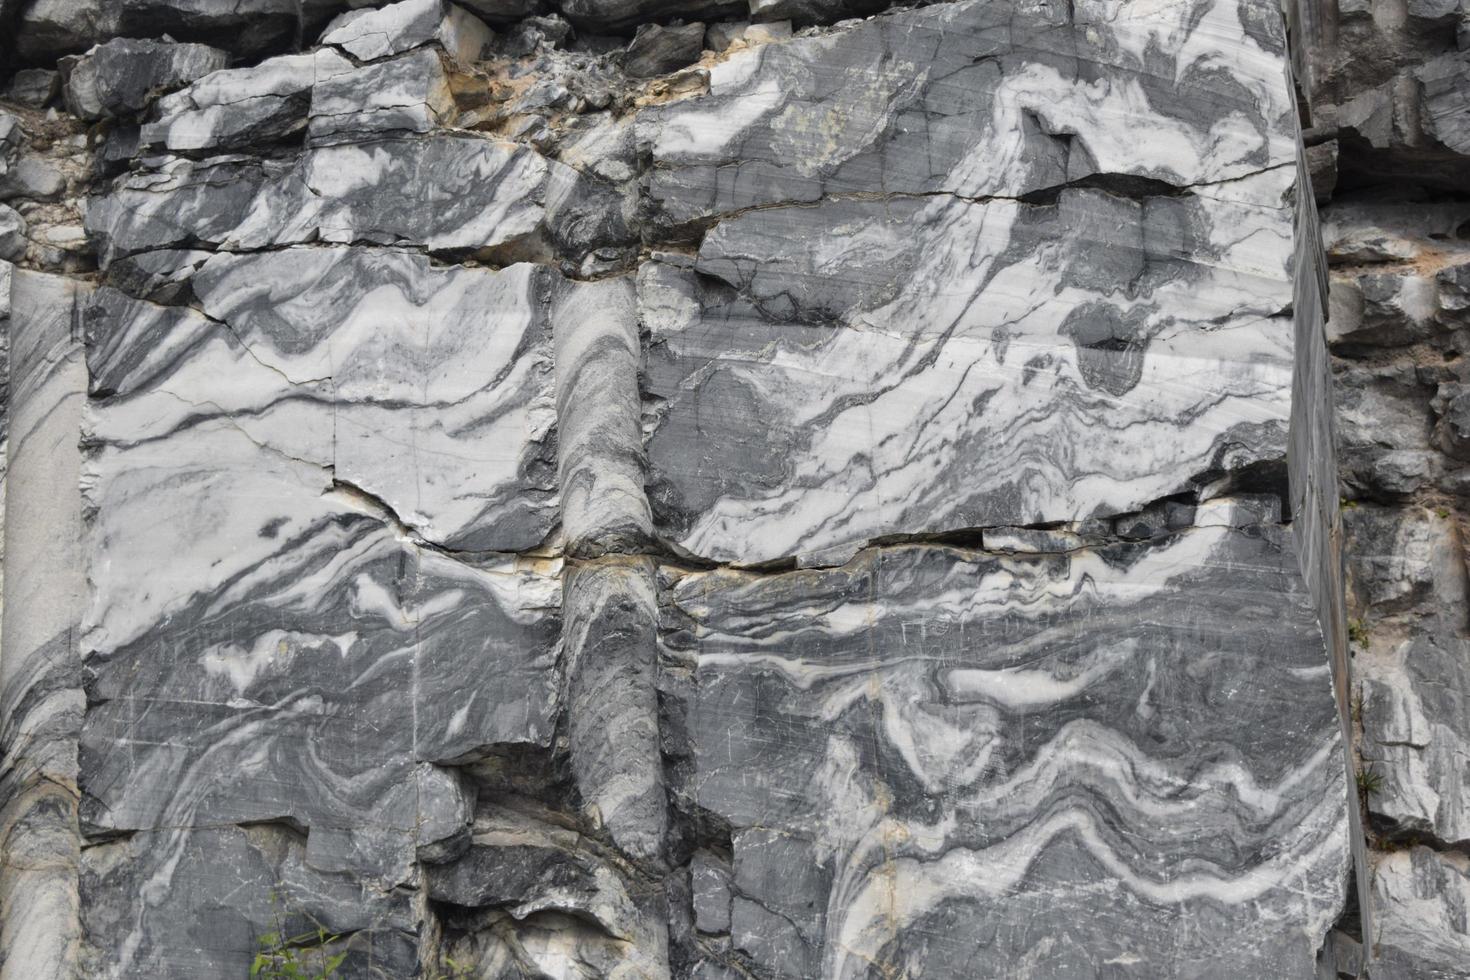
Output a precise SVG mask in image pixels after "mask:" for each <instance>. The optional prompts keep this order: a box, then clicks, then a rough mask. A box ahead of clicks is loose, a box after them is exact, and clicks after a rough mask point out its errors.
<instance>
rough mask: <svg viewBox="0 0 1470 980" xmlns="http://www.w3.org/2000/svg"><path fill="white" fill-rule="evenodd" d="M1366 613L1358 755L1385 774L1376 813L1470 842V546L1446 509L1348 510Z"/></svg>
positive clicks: (1372, 803) (1423, 832) (1393, 825)
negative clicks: (1468, 625)
mask: <svg viewBox="0 0 1470 980" xmlns="http://www.w3.org/2000/svg"><path fill="white" fill-rule="evenodd" d="M1344 523H1345V525H1346V529H1347V533H1348V540H1347V549H1348V554H1349V560H1348V568H1349V576H1350V578H1349V581H1350V585H1351V587H1352V591H1353V593H1354V595H1355V598H1356V602H1355V605H1356V606H1357V608H1358V609H1360V610H1363V611H1364V615H1363V616H1362V618H1361V620H1360V637H1359V644H1358V645H1359V650H1358V652H1357V657H1356V667H1357V671H1358V677H1359V697H1360V702H1359V704H1360V707H1359V713H1360V716H1361V717H1360V719H1359V720H1360V722H1361V724H1362V729H1363V737H1362V741H1361V744H1360V745H1359V754H1360V756H1361V758H1362V760H1363V765H1364V766H1365V767H1366V768H1368V769H1370V770H1371V771H1372V772H1373V773H1375V774H1376V776H1377V777H1378V780H1377V782H1378V785H1377V787H1376V789H1375V791H1374V792H1373V793H1372V794H1370V795H1369V797H1368V799H1367V807H1368V811H1369V813H1370V814H1371V815H1372V816H1373V817H1374V818H1375V819H1378V820H1381V821H1385V822H1386V823H1387V826H1388V827H1389V829H1391V830H1392V831H1393V832H1395V833H1399V834H1405V835H1410V836H1422V837H1425V838H1428V839H1432V840H1437V841H1440V842H1442V843H1443V844H1448V845H1451V846H1463V845H1465V844H1467V843H1470V701H1467V697H1470V639H1467V637H1466V635H1465V614H1464V608H1463V601H1462V597H1463V596H1464V595H1465V592H1466V589H1467V579H1466V572H1465V549H1464V543H1463V541H1462V539H1461V537H1460V534H1459V531H1458V529H1457V528H1456V527H1455V526H1454V524H1453V523H1452V522H1451V521H1450V520H1449V519H1448V518H1447V517H1444V516H1440V515H1438V514H1436V513H1434V512H1433V511H1428V510H1425V509H1419V508H1415V509H1413V510H1409V511H1407V512H1397V511H1394V510H1390V509H1388V508H1384V507H1379V506H1358V507H1354V508H1352V509H1350V510H1349V511H1347V512H1346V514H1345V521H1344Z"/></svg>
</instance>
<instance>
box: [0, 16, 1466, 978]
mask: <svg viewBox="0 0 1470 980" xmlns="http://www.w3.org/2000/svg"><path fill="white" fill-rule="evenodd" d="M338 6H342V7H349V6H350V7H351V8H352V9H345V10H338V9H336V8H337V7H338ZM560 13H561V16H557V15H553V14H551V13H549V12H546V11H539V10H536V9H531V8H526V9H521V8H520V7H517V6H516V5H515V4H514V3H508V4H498V3H494V2H489V0H480V2H475V3H470V4H466V5H465V6H464V7H459V6H455V5H452V4H448V3H445V2H441V0H405V2H401V3H396V4H391V5H372V4H366V5H364V4H350V5H348V4H343V5H336V4H333V3H330V2H326V0H322V2H317V3H307V4H298V3H296V2H295V0H292V2H291V3H287V4H273V3H272V2H270V0H262V2H260V3H254V2H251V3H243V4H233V5H229V11H228V12H226V11H225V10H224V8H223V7H222V6H220V5H213V4H208V3H200V4H186V3H181V2H178V0H128V2H127V3H122V4H100V5H99V4H95V3H92V4H89V3H88V2H87V0H67V2H63V0H45V2H33V3H31V4H28V5H25V6H24V7H23V8H19V9H18V11H17V12H15V14H14V16H15V19H14V21H13V22H14V23H15V24H16V25H17V28H16V33H15V36H14V38H15V40H14V45H13V47H14V52H15V53H16V54H17V55H18V56H19V57H20V58H22V59H27V60H28V62H29V63H33V64H34V65H39V66H41V67H40V71H41V72H42V73H43V74H35V73H34V72H36V70H37V69H36V68H34V67H33V68H31V69H29V70H31V71H32V72H33V74H31V75H27V76H25V77H24V78H23V79H22V78H21V77H20V76H17V83H16V84H17V85H19V84H20V82H21V81H24V82H25V86H22V87H23V88H24V90H25V91H24V93H23V92H22V91H21V89H19V88H18V89H16V90H15V93H14V94H15V95H17V96H20V95H22V94H25V93H33V92H37V91H41V89H42V87H43V83H45V82H46V79H45V78H44V71H45V70H48V69H47V66H50V65H53V64H56V65H57V67H58V68H59V69H60V74H59V75H58V76H57V77H56V78H54V79H52V80H51V81H52V83H54V84H51V85H50V88H49V89H46V90H45V91H44V92H41V94H40V95H37V96H35V98H34V99H32V101H36V100H39V101H38V103H37V104H36V105H34V106H30V107H23V106H20V105H17V106H16V107H15V109H14V112H10V113H8V114H7V115H6V116H4V117H0V119H3V120H4V122H3V123H0V137H3V138H4V139H5V142H4V144H3V145H4V147H5V156H4V166H5V168H6V169H5V171H4V172H3V173H0V187H3V188H6V189H7V190H6V194H5V196H6V197H7V198H8V199H12V200H15V201H17V202H18V203H20V204H21V205H22V206H23V207H24V210H20V209H17V210H16V211H15V213H16V215H17V216H18V217H20V218H21V219H23V220H24V221H25V222H26V224H25V229H24V231H23V232H21V238H22V239H23V241H22V242H20V243H19V245H18V247H17V248H16V249H15V250H14V252H13V254H12V255H11V258H12V259H13V260H14V261H15V263H16V264H15V266H14V267H12V266H10V265H6V266H4V268H5V269H6V270H7V275H8V276H9V279H10V287H9V289H8V290H7V294H8V296H9V307H8V312H9V326H10V330H9V334H8V336H9V357H10V365H11V366H10V371H9V378H10V385H11V387H10V392H9V396H8V402H7V404H8V407H9V415H8V416H7V421H8V423H9V425H8V428H7V431H8V432H11V433H13V434H12V435H11V437H10V442H9V452H8V456H7V459H8V464H9V470H8V473H7V477H6V478H7V480H8V486H7V490H6V503H7V511H6V516H5V520H6V524H5V528H6V531H5V535H6V537H5V547H6V558H5V562H6V567H7V575H6V578H5V600H6V602H5V610H4V619H3V624H4V625H3V629H4V660H3V663H4V685H5V686H4V696H5V698H6V701H5V704H6V706H7V707H6V720H7V723H8V724H9V725H10V727H9V728H8V729H7V730H6V753H7V755H6V760H7V766H6V770H5V773H4V780H5V781H4V795H3V797H0V803H3V804H4V807H5V811H4V812H5V815H6V816H5V824H4V828H5V832H6V835H7V836H6V838H5V860H6V862H7V871H9V869H10V868H11V867H14V868H16V869H17V871H16V873H15V874H14V875H13V876H12V875H11V874H7V879H6V881H7V883H6V886H5V888H6V892H5V894H4V895H3V899H4V905H3V907H0V911H3V913H4V921H3V926H4V932H3V942H0V952H3V956H4V957H5V959H4V961H3V964H4V965H3V969H4V970H5V971H6V972H5V975H6V977H7V978H8V977H9V976H11V975H12V974H14V975H15V976H32V975H35V976H73V975H83V976H97V977H133V976H155V977H181V978H182V977H200V976H230V975H234V974H237V973H245V972H248V971H249V969H250V968H251V965H252V964H253V963H255V962H257V960H258V958H263V959H264V961H265V962H267V963H269V964H274V965H276V966H279V967H280V968H282V969H285V968H286V967H287V966H291V965H296V964H305V966H306V968H308V969H310V968H311V967H312V965H313V964H317V965H318V967H319V968H324V967H321V964H327V963H333V962H335V964H336V966H335V969H336V970H337V971H338V974H339V975H342V976H391V977H400V976H414V975H423V976H436V977H442V976H486V977H501V976H504V977H519V976H558V977H563V976H585V977H603V976H609V977H701V978H723V977H740V976H745V977H769V978H775V977H818V976H820V977H856V976H872V975H885V976H920V975H925V976H968V975H982V976H1036V977H1055V976H1072V975H1077V976H1140V977H1145V976H1146V977H1155V976H1179V977H1184V976H1188V977H1208V976H1221V977H1224V976H1229V977H1262V978H1265V977H1271V978H1279V977H1313V976H1315V975H1317V973H1318V970H1319V959H1320V960H1321V961H1322V963H1325V964H1328V965H1329V966H1331V965H1332V964H1331V963H1329V960H1330V959H1331V954H1332V952H1333V949H1334V948H1335V947H1333V946H1332V945H1331V943H1332V942H1335V940H1334V939H1330V938H1329V934H1330V932H1331V930H1332V927H1333V926H1334V925H1335V924H1339V923H1340V921H1341V920H1342V916H1343V912H1344V910H1345V908H1347V907H1348V905H1349V895H1350V893H1352V892H1353V888H1352V885H1351V883H1350V877H1351V874H1352V869H1353V864H1354V860H1353V842H1354V841H1355V840H1356V839H1357V838H1358V836H1359V835H1358V832H1357V831H1356V830H1355V825H1354V821H1355V820H1356V819H1357V816H1358V814H1357V810H1356V808H1355V807H1354V806H1352V794H1351V791H1350V788H1349V786H1348V771H1349V770H1348V766H1347V765H1346V764H1345V754H1344V753H1345V751H1346V749H1347V738H1346V737H1345V736H1349V735H1350V734H1351V732H1350V730H1349V726H1348V721H1347V705H1348V699H1349V694H1348V692H1349V691H1350V690H1351V689H1352V685H1351V682H1350V679H1349V677H1348V671H1347V657H1346V645H1347V642H1348V638H1349V633H1350V632H1351V630H1350V627H1349V625H1348V621H1347V617H1346V615H1345V614H1344V612H1343V603H1342V575H1341V565H1340V560H1341V559H1340V551H1339V546H1340V545H1339V542H1340V537H1341V530H1340V525H1339V518H1338V508H1337V491H1336V474H1335V467H1336V463H1335V458H1334V450H1333V435H1332V419H1331V415H1330V406H1331V391H1330V389H1331V384H1332V379H1331V377H1330V375H1329V372H1328V360H1327V355H1326V352H1325V349H1324V347H1323V322H1322V321H1323V310H1324V308H1325V306H1326V305H1327V301H1326V298H1325V297H1326V296H1327V292H1326V285H1327V273H1326V270H1325V268H1324V267H1323V265H1322V263H1321V261H1320V254H1319V251H1320V250H1319V247H1318V245H1317V241H1318V238H1317V227H1316V218H1315V210H1314V205H1313V201H1312V195H1311V194H1310V193H1309V192H1308V188H1309V187H1310V185H1309V183H1308V182H1307V177H1306V172H1305V164H1304V163H1303V162H1302V154H1301V141H1300V139H1299V132H1298V124H1297V118H1296V115H1295V113H1296V111H1297V110H1296V105H1295V97H1294V93H1293V89H1292V84H1291V80H1290V76H1289V72H1288V69H1287V61H1288V53H1287V50H1286V45H1285V33H1284V29H1283V26H1282V22H1281V19H1280V14H1279V12H1278V11H1277V10H1276V9H1275V7H1274V6H1272V5H1270V4H1265V3H1259V2H1257V0H1189V2H1185V3H1174V4H1168V5H1163V6H1156V5H1151V6H1148V7H1140V6H1138V5H1120V4H1112V3H1086V4H1070V5H1052V4H1021V3H995V2H989V0H958V2H952V3H942V4H935V5H933V6H928V7H922V8H912V9H907V8H894V9H882V10H875V9H873V8H872V7H869V6H862V5H857V6H854V5H849V4H843V3H823V2H812V3H802V4H767V3H760V4H752V6H751V8H750V10H749V11H748V12H745V13H740V12H737V11H734V10H732V9H731V8H730V7H729V6H728V5H722V4H718V3H712V4H704V5H699V4H689V5H676V4H670V3H668V2H666V0H656V2H625V0H617V2H603V0H597V2H585V3H584V2H582V0H577V2H575V3H572V2H569V3H567V4H566V5H564V6H562V7H561V8H560ZM737 13H740V16H738V17H737V16H735V15H736V14H737ZM854 14H857V15H861V16H858V17H857V18H855V19H850V20H842V19H841V18H844V17H850V16H852V15H854ZM746 16H749V17H751V18H753V19H755V20H757V21H763V22H766V23H765V24H755V25H750V24H748V23H745V22H744V18H745V17H746ZM701 18H703V19H704V20H701ZM675 21H678V22H675ZM771 21H777V22H778V23H777V24H776V25H775V26H772V25H771V24H770V23H769V22H771ZM313 42H315V43H313ZM93 44H95V47H94V46H92V45H93ZM58 56H63V57H62V58H61V61H60V62H59V64H58V63H57V61H56V59H57V57H58ZM26 98H32V96H31V95H29V94H27V95H26ZM61 105H64V106H66V107H69V110H70V113H71V114H73V115H75V116H76V117H78V118H80V119H84V120H87V121H89V122H93V123H94V125H93V126H92V128H91V129H90V130H87V131H86V132H85V135H83V127H82V124H81V123H79V122H74V121H68V117H66V116H63V115H62V113H61V112H60V111H59V106H61ZM48 111H50V118H49V119H48V118H47V112H48ZM1441 125H1442V126H1446V127H1447V126H1451V125H1452V121H1450V122H1445V123H1443V124H1441ZM6 127H8V128H6ZM6 134H15V135H14V136H7V135H6ZM81 165H85V166H86V167H88V168H89V169H87V170H85V171H82V170H79V169H78V167H79V166H81ZM70 229H75V232H73V231H71V230H70ZM73 236H74V237H73ZM43 444H45V445H46V446H48V447H50V448H51V449H52V450H54V451H45V450H42V449H34V448H32V447H37V446H41V445H43ZM18 569H24V570H25V574H24V575H22V576H20V577H18V576H17V570H18ZM38 597H39V598H38ZM12 634H14V637H15V639H14V640H12ZM12 705H13V707H12ZM1360 850H1361V849H1360ZM1432 856H1433V855H1431V857H1432ZM1395 873H1397V874H1399V875H1400V879H1403V880H1409V881H1413V882H1419V881H1424V880H1429V879H1430V878H1433V877H1434V875H1435V874H1436V873H1438V872H1436V871H1435V868H1434V867H1431V866H1426V865H1424V863H1423V861H1422V860H1420V859H1418V858H1416V861H1415V863H1414V864H1412V866H1405V867H1404V868H1396V869H1395ZM1440 877H1441V878H1443V875H1441V876H1440ZM1396 880H1398V879H1396ZM1435 880H1439V879H1435ZM1395 887H1397V888H1398V890H1399V892H1402V890H1403V889H1404V888H1408V887H1414V886H1412V885H1398V886H1395ZM1380 890H1382V891H1383V892H1384V894H1386V895H1389V894H1395V893H1396V892H1394V889H1393V888H1391V887H1389V885H1387V884H1385V885H1384V886H1383V888H1382V889H1380ZM1359 901H1360V903H1361V902H1363V901H1365V899H1363V898H1362V897H1361V896H1360V897H1359ZM1339 931H1341V930H1339ZM285 937H294V938H289V939H288V938H285ZM1324 944H1327V950H1326V953H1324Z"/></svg>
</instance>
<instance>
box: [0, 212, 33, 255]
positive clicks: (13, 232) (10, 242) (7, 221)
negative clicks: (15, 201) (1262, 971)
mask: <svg viewBox="0 0 1470 980" xmlns="http://www.w3.org/2000/svg"><path fill="white" fill-rule="evenodd" d="M27 244H28V243H27V240H26V219H25V218H23V217H21V215H20V212H18V211H16V210H15V208H12V207H11V206H10V205H8V204H0V261H3V262H14V261H16V260H18V259H19V258H20V257H21V256H23V255H24V254H25V251H26V246H27Z"/></svg>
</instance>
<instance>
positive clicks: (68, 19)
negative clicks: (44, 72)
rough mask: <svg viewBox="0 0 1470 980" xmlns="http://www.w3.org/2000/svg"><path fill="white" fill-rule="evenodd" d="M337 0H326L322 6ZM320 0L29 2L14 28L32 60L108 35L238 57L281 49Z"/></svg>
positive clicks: (86, 45) (84, 45)
mask: <svg viewBox="0 0 1470 980" xmlns="http://www.w3.org/2000/svg"><path fill="white" fill-rule="evenodd" d="M335 2H336V0H325V3H326V4H330V3H335ZM323 6H324V0H229V2H220V0H33V2H31V3H29V4H26V6H25V10H24V11H22V12H21V14H20V19H19V23H18V24H17V25H16V29H15V45H16V49H17V50H18V51H19V52H20V53H21V54H22V55H23V56H25V57H27V58H32V59H53V58H55V57H56V56H57V55H59V54H65V53H67V52H81V51H85V50H87V49H88V48H90V47H91V46H92V45H94V44H96V43H97V42H99V41H106V40H108V39H109V38H115V37H129V38H159V37H163V36H164V35H170V36H172V37H174V38H176V39H178V40H181V41H198V42H203V43H206V44H213V45H215V46H217V47H222V48H226V49H228V50H230V51H232V52H235V53H238V54H242V55H247V56H248V55H260V54H262V53H265V52H268V51H270V50H279V49H280V48H282V47H286V46H287V45H288V44H289V42H290V41H291V40H292V39H293V38H294V37H295V35H296V33H297V31H298V29H299V27H300V25H301V23H302V21H303V18H307V19H310V18H311V17H312V16H313V15H314V14H315V13H316V12H317V11H319V10H320V8H321V7H323Z"/></svg>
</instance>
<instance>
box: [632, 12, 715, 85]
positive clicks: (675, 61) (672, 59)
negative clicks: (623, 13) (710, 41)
mask: <svg viewBox="0 0 1470 980" xmlns="http://www.w3.org/2000/svg"><path fill="white" fill-rule="evenodd" d="M702 50H704V25H703V24H701V23H699V22H698V21H696V22H694V23H692V24H679V25H674V26H669V27H665V26H663V25H661V24H644V25H643V26H642V27H640V28H638V33H637V34H635V35H634V36H633V41H632V43H631V44H629V45H628V51H627V54H626V55H625V56H624V60H623V67H624V70H626V71H627V73H628V74H629V75H632V76H633V77H634V78H651V77H653V76H654V75H664V74H667V73H668V72H671V71H674V70H676V69H679V68H683V67H684V66H685V65H688V64H691V63H693V62H695V61H698V60H699V53H700V52H701V51H702Z"/></svg>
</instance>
